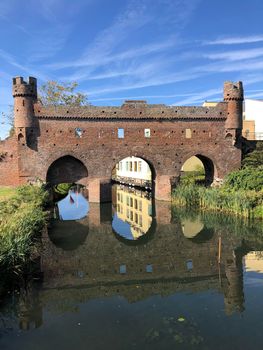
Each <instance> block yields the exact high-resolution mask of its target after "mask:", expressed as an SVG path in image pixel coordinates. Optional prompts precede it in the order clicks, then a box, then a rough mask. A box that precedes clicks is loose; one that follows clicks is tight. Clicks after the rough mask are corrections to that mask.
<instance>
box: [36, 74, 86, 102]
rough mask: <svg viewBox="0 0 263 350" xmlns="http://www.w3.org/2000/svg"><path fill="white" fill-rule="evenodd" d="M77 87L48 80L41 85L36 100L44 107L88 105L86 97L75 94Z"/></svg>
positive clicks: (72, 83) (73, 84) (76, 84)
mask: <svg viewBox="0 0 263 350" xmlns="http://www.w3.org/2000/svg"><path fill="white" fill-rule="evenodd" d="M77 87H78V83H76V82H70V83H65V82H57V81H53V80H50V81H47V82H46V83H44V84H43V85H41V87H40V89H39V96H38V98H39V100H40V101H41V102H42V103H43V105H44V106H50V105H52V106H60V105H70V106H85V105H87V104H88V98H87V95H86V94H83V93H81V92H76V91H75V90H76V88H77Z"/></svg>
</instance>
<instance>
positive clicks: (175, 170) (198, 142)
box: [0, 77, 243, 202]
mask: <svg viewBox="0 0 263 350" xmlns="http://www.w3.org/2000/svg"><path fill="white" fill-rule="evenodd" d="M13 96H14V112H15V134H14V135H13V136H12V137H10V138H8V139H6V140H5V141H1V142H0V155H2V157H1V158H0V185H14V186H16V185H18V184H22V183H27V182H32V181H35V180H36V179H38V178H39V179H41V180H43V181H47V180H48V181H49V182H52V183H58V182H61V181H63V182H65V181H68V182H71V181H74V182H80V183H83V184H85V185H87V186H88V187H89V199H90V201H92V202H100V201H106V200H108V199H109V198H110V197H109V196H110V191H109V185H108V184H109V183H110V179H111V173H112V169H113V168H114V166H115V164H116V163H117V162H118V161H120V160H121V159H123V158H125V157H128V156H137V157H141V158H143V159H144V160H146V161H147V162H148V163H149V165H150V167H151V169H152V172H153V178H154V184H155V198H156V199H160V200H169V199H170V194H171V185H172V183H173V182H174V181H176V179H177V178H178V177H179V176H180V170H181V167H182V165H183V163H184V162H185V161H186V160H187V159H188V158H189V157H191V156H193V155H196V156H197V157H199V158H200V159H201V160H202V161H203V163H204V166H205V169H206V176H207V179H208V180H210V181H211V182H212V181H217V180H220V179H222V178H223V177H224V176H225V175H226V174H228V173H229V172H230V171H232V170H234V169H237V168H239V167H240V162H241V150H240V148H241V147H240V142H241V141H240V134H241V130H242V101H243V88H242V83H241V82H238V83H232V82H226V83H225V84H224V102H220V103H218V104H217V106H215V107H192V106H191V107H170V106H166V105H150V104H147V103H146V102H145V101H126V102H125V103H124V104H123V105H122V106H120V107H96V106H87V107H72V106H61V107H53V106H52V107H45V106H43V105H41V104H39V103H38V101H37V81H36V79H35V78H32V77H30V78H29V81H28V82H25V81H24V80H23V78H21V77H17V78H14V79H13ZM78 128H79V129H80V134H81V137H78V135H77V133H76V129H78ZM119 128H122V129H124V138H118V129H119ZM144 129H150V132H151V136H150V138H146V137H145V135H144ZM189 135H190V137H189ZM54 162H55V163H54ZM52 163H53V164H52Z"/></svg>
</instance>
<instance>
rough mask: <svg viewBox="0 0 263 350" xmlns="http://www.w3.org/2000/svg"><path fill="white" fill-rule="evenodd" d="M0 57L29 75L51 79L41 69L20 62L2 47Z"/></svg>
mask: <svg viewBox="0 0 263 350" xmlns="http://www.w3.org/2000/svg"><path fill="white" fill-rule="evenodd" d="M0 59H2V60H4V61H5V62H6V63H8V64H10V65H11V66H13V67H15V68H17V69H18V70H19V71H23V72H26V73H27V74H29V75H34V76H36V77H38V78H39V79H41V80H49V77H48V76H47V75H46V74H44V73H42V72H41V71H38V70H35V68H33V67H28V66H25V65H23V64H20V63H18V62H17V61H16V59H15V58H14V56H13V55H11V54H10V53H8V52H6V51H4V50H1V49H0Z"/></svg>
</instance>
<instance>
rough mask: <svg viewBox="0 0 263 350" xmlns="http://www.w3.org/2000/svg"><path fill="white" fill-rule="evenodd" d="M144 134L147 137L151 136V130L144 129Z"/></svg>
mask: <svg viewBox="0 0 263 350" xmlns="http://www.w3.org/2000/svg"><path fill="white" fill-rule="evenodd" d="M144 136H145V137H151V130H150V129H144Z"/></svg>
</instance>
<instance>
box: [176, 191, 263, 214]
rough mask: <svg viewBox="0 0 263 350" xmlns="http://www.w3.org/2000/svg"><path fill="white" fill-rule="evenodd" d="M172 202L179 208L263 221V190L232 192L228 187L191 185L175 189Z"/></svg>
mask: <svg viewBox="0 0 263 350" xmlns="http://www.w3.org/2000/svg"><path fill="white" fill-rule="evenodd" d="M172 202H173V204H175V205H179V206H185V207H196V208H200V209H209V210H212V211H222V212H227V213H231V214H234V215H239V216H243V217H249V218H252V217H253V218H259V219H263V190H261V191H253V190H250V191H249V190H246V191H245V190H236V191H230V189H228V188H227V187H222V188H205V187H201V186H197V185H195V184H190V185H188V186H185V185H184V186H178V187H177V188H175V189H174V190H173V194H172Z"/></svg>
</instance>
